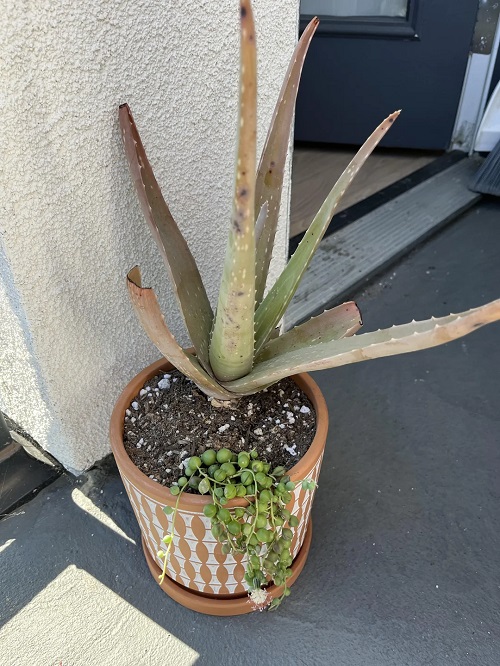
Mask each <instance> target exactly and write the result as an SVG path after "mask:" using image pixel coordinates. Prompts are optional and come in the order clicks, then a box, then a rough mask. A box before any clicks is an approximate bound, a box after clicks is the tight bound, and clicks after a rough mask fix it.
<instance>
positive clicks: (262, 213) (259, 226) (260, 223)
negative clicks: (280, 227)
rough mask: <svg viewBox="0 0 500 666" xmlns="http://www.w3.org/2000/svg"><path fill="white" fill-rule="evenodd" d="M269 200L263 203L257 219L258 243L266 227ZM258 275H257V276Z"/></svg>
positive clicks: (256, 240)
mask: <svg viewBox="0 0 500 666" xmlns="http://www.w3.org/2000/svg"><path fill="white" fill-rule="evenodd" d="M267 208H268V206H267V201H265V202H264V203H263V204H262V208H261V209H260V213H259V215H258V217H257V219H256V221H255V242H256V243H257V242H258V241H259V238H260V236H261V234H262V230H263V229H264V224H265V221H266V219H267ZM256 277H257V276H256Z"/></svg>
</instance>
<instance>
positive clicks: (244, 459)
mask: <svg viewBox="0 0 500 666" xmlns="http://www.w3.org/2000/svg"><path fill="white" fill-rule="evenodd" d="M249 464H250V456H249V454H248V453H247V452H246V451H241V453H239V454H238V465H239V467H240V468H241V469H245V468H246V467H248V465H249Z"/></svg>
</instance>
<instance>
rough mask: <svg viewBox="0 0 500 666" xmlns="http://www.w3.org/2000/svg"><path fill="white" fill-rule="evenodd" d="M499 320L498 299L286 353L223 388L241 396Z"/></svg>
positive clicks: (433, 342) (440, 341)
mask: <svg viewBox="0 0 500 666" xmlns="http://www.w3.org/2000/svg"><path fill="white" fill-rule="evenodd" d="M498 320H500V299H498V300H496V301H492V302H491V303H487V304H486V305H483V306H481V307H478V308H473V309H472V310H467V311H466V312H461V313H459V314H451V315H448V316H447V317H440V318H437V319H436V318H435V317H432V318H431V319H428V320H426V321H420V322H415V321H413V322H411V323H409V324H402V325H399V326H392V327H391V328H387V329H384V330H380V331H374V332H373V333H363V334H362V335H355V336H353V337H351V338H345V339H344V340H333V341H331V342H326V343H319V344H315V345H312V346H311V347H309V348H307V347H302V348H300V349H298V350H293V351H289V352H287V353H284V354H283V355H282V356H277V357H275V358H272V359H269V360H267V361H263V362H262V363H258V364H257V365H256V366H255V368H254V369H253V370H252V372H251V373H250V374H249V375H248V376H247V377H244V378H242V379H239V380H237V381H234V382H229V383H227V384H225V387H226V388H227V389H228V390H230V391H232V392H234V393H239V394H241V395H245V394H251V393H255V392H256V391H258V390H260V389H261V388H262V387H264V386H268V385H269V384H273V383H274V382H277V381H279V380H280V379H282V378H283V377H288V376H289V375H294V374H297V373H299V372H309V371H312V370H325V369H326V368H334V367H338V366H341V365H346V364H348V363H357V362H359V361H367V360H370V359H374V358H381V357H384V356H394V355H396V354H406V353H408V352H414V351H418V350H419V349H427V348H428V347H436V346H438V345H442V344H445V343H446V342H449V341H450V340H454V339H456V338H460V337H462V336H464V335H467V334H468V333H472V331H475V330H476V329H477V328H480V327H481V326H484V325H486V324H490V323H491V322H493V321H498Z"/></svg>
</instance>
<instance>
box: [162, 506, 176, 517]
mask: <svg viewBox="0 0 500 666" xmlns="http://www.w3.org/2000/svg"><path fill="white" fill-rule="evenodd" d="M173 512H174V510H173V508H172V507H171V506H164V507H163V513H164V514H165V515H167V516H170V514H171V513H173Z"/></svg>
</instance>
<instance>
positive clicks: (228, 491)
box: [224, 483, 236, 499]
mask: <svg viewBox="0 0 500 666" xmlns="http://www.w3.org/2000/svg"><path fill="white" fill-rule="evenodd" d="M224 496H225V497H227V499H233V497H236V486H235V485H233V484H232V483H230V484H228V485H227V486H226V487H225V488H224Z"/></svg>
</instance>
